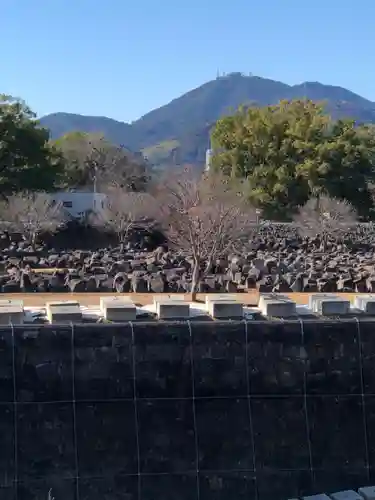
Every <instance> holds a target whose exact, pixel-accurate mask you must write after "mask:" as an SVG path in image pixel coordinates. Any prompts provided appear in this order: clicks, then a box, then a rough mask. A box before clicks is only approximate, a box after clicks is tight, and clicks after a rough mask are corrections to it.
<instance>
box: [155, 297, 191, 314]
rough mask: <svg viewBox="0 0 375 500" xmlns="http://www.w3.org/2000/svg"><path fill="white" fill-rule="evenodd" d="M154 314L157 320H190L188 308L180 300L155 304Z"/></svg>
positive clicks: (186, 304)
mask: <svg viewBox="0 0 375 500" xmlns="http://www.w3.org/2000/svg"><path fill="white" fill-rule="evenodd" d="M155 305H156V314H157V316H158V318H159V319H187V318H190V306H189V304H188V303H187V302H184V301H182V300H174V301H173V300H165V301H160V302H156V304H155Z"/></svg>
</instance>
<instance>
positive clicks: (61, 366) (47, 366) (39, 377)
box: [14, 325, 73, 402]
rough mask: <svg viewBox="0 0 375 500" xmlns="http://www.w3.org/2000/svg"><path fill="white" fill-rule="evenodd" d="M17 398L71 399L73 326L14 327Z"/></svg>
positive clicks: (36, 399) (26, 399) (26, 400)
mask: <svg viewBox="0 0 375 500" xmlns="http://www.w3.org/2000/svg"><path fill="white" fill-rule="evenodd" d="M14 338H15V365H16V382H17V383H16V387H17V401H20V402H28V401H35V402H44V401H48V402H51V401H71V400H72V399H73V380H72V375H73V373H72V328H71V327H70V326H58V327H56V326H49V325H43V326H32V327H31V326H30V327H25V326H22V327H21V326H20V327H15V331H14Z"/></svg>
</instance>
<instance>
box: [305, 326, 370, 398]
mask: <svg viewBox="0 0 375 500" xmlns="http://www.w3.org/2000/svg"><path fill="white" fill-rule="evenodd" d="M303 330H304V347H305V350H306V391H307V394H332V395H333V394H360V393H361V392H362V391H361V371H360V357H359V356H360V351H359V339H358V324H357V322H356V320H355V319H349V320H348V319H345V320H344V319H343V320H332V321H328V320H321V321H317V320H311V321H310V320H306V321H304V322H303Z"/></svg>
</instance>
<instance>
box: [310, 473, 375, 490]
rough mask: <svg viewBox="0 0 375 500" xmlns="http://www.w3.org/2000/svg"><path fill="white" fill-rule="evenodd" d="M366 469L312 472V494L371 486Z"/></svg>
mask: <svg viewBox="0 0 375 500" xmlns="http://www.w3.org/2000/svg"><path fill="white" fill-rule="evenodd" d="M372 484H373V482H371V479H370V477H369V474H368V470H367V469H366V468H364V467H363V468H362V469H357V470H353V469H350V468H345V467H342V468H336V469H327V470H314V473H313V488H312V494H318V493H322V492H324V493H327V494H329V493H335V492H336V491H343V490H357V489H358V488H360V487H361V486H369V485H372Z"/></svg>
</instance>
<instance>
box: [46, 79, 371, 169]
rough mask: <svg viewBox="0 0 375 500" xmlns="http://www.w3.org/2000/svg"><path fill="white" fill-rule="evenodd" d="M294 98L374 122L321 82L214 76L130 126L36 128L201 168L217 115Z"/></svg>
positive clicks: (345, 94)
mask: <svg viewBox="0 0 375 500" xmlns="http://www.w3.org/2000/svg"><path fill="white" fill-rule="evenodd" d="M295 98H307V99H311V100H314V101H326V104H327V111H328V112H329V113H331V114H332V116H333V117H334V118H343V117H348V118H353V119H355V120H357V121H358V122H371V123H375V103H374V102H372V101H370V100H369V99H366V98H364V97H362V96H360V95H358V94H356V93H355V92H352V91H351V90H347V89H345V88H344V87H340V86H336V85H326V84H323V83H320V82H303V83H300V84H296V85H288V84H286V83H283V82H279V81H277V80H271V79H268V78H262V77H259V76H245V75H243V74H242V73H230V74H228V75H223V76H218V77H217V78H216V79H215V80H210V81H209V82H206V83H204V84H203V85H201V86H199V87H196V88H194V89H192V90H190V91H189V92H186V93H185V94H182V95H181V96H179V97H176V98H174V99H172V100H171V101H170V102H169V103H167V104H165V105H164V106H161V107H159V108H157V109H154V110H152V111H150V112H149V113H146V114H145V115H143V116H141V117H140V118H139V119H138V120H135V121H133V122H131V123H126V122H121V121H118V120H115V119H112V118H108V117H105V116H85V115H80V114H74V113H64V112H56V113H52V114H49V115H46V116H43V117H42V118H41V119H40V123H41V125H42V126H44V127H46V128H48V129H50V132H51V137H52V138H58V137H60V136H61V135H64V134H65V133H68V132H71V131H73V130H80V131H83V132H88V133H90V132H96V133H99V132H100V133H103V134H104V135H105V136H106V137H107V139H108V140H110V141H112V142H114V143H115V144H121V145H123V146H125V147H126V148H128V149H130V150H132V151H135V152H136V151H141V152H143V153H144V154H148V155H149V157H148V159H149V161H150V162H151V163H153V164H155V165H157V166H163V165H168V164H183V163H192V164H196V165H202V164H203V162H204V159H205V152H206V149H207V148H208V147H209V134H210V129H211V127H212V126H213V125H214V124H215V122H216V121H217V120H218V119H219V118H220V117H221V116H223V115H225V114H228V113H231V112H234V111H235V110H236V109H238V107H239V106H240V105H249V104H255V105H258V106H266V105H270V104H276V103H277V102H279V101H280V100H283V99H286V100H291V99H295Z"/></svg>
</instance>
